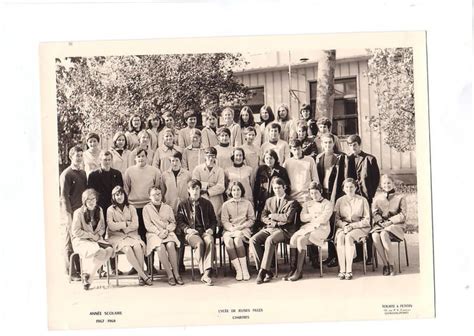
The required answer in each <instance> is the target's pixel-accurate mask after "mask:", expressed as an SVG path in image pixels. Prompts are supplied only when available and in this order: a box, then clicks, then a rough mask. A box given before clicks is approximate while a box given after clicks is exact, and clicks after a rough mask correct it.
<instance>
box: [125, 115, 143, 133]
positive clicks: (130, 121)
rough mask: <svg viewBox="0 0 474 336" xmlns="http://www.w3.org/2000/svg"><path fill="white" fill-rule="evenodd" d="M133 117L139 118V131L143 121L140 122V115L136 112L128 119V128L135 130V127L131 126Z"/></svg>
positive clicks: (131, 130)
mask: <svg viewBox="0 0 474 336" xmlns="http://www.w3.org/2000/svg"><path fill="white" fill-rule="evenodd" d="M134 118H138V119H139V120H140V126H139V129H138V131H139V132H140V131H141V130H142V129H143V122H142V118H140V116H139V115H138V114H133V115H132V116H131V117H130V119H129V120H128V130H129V131H130V132H135V128H134V127H133V124H132V121H133V119H134Z"/></svg>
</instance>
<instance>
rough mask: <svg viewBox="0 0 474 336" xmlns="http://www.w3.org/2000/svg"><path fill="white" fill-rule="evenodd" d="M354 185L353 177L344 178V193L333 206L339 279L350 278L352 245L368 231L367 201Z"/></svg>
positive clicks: (352, 256) (352, 255)
mask: <svg viewBox="0 0 474 336" xmlns="http://www.w3.org/2000/svg"><path fill="white" fill-rule="evenodd" d="M356 187H357V186H356V181H355V180H354V179H352V178H347V179H345V180H344V183H343V188H344V193H345V195H344V196H342V197H341V198H339V199H338V200H337V202H336V205H335V207H334V211H335V221H336V227H337V229H336V235H335V240H336V246H337V259H338V263H339V274H338V278H339V279H340V280H343V279H345V280H351V279H352V259H353V258H354V252H355V250H354V245H355V243H356V242H358V241H359V240H360V239H361V238H362V237H365V236H367V235H368V234H369V231H370V208H369V203H368V202H367V200H366V199H365V198H364V197H362V196H360V195H357V194H356Z"/></svg>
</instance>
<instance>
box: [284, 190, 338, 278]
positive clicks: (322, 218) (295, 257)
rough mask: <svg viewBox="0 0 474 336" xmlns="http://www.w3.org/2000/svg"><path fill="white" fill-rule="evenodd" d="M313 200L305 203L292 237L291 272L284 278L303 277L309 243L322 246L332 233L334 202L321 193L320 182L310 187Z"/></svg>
mask: <svg viewBox="0 0 474 336" xmlns="http://www.w3.org/2000/svg"><path fill="white" fill-rule="evenodd" d="M308 190H309V195H310V197H311V200H309V201H308V202H305V203H304V204H303V210H301V214H300V220H301V224H302V225H301V227H300V229H299V230H298V231H296V232H295V233H294V234H293V236H291V239H290V272H289V273H288V274H287V275H286V276H285V277H283V280H290V281H297V280H299V279H301V278H302V277H303V264H304V260H305V258H306V250H307V246H308V244H309V243H312V244H316V245H318V246H322V244H323V243H324V241H325V239H326V238H327V237H328V235H329V233H330V231H331V230H330V227H329V220H330V218H331V216H332V214H333V208H334V207H333V204H332V203H331V202H329V201H328V200H327V199H325V198H324V197H323V196H322V195H321V193H322V191H323V188H322V186H321V184H319V183H318V182H311V183H310V184H309V187H308Z"/></svg>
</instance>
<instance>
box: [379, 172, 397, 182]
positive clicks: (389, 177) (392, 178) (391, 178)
mask: <svg viewBox="0 0 474 336" xmlns="http://www.w3.org/2000/svg"><path fill="white" fill-rule="evenodd" d="M382 179H389V180H390V181H392V182H393V183H395V179H394V177H393V176H392V175H390V174H383V175H382V176H380V181H382Z"/></svg>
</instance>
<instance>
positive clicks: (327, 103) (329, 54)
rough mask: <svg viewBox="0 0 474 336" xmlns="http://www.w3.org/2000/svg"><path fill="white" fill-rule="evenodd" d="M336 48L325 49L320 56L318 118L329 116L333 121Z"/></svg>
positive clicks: (317, 92)
mask: <svg viewBox="0 0 474 336" xmlns="http://www.w3.org/2000/svg"><path fill="white" fill-rule="evenodd" d="M335 68H336V50H323V51H322V52H321V54H320V56H319V57H318V76H317V88H316V119H317V118H320V117H327V118H329V119H330V120H331V122H332V117H333V108H334V69H335Z"/></svg>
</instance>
